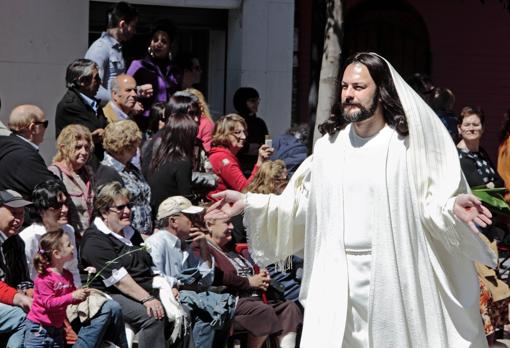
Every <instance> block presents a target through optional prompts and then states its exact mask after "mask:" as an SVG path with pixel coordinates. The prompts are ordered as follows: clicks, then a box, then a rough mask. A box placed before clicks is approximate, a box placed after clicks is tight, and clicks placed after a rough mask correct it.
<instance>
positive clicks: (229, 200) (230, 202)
mask: <svg viewBox="0 0 510 348" xmlns="http://www.w3.org/2000/svg"><path fill="white" fill-rule="evenodd" d="M212 197H213V198H215V199H218V200H221V201H223V204H221V205H220V206H219V207H218V209H221V210H222V211H223V212H224V213H225V214H227V215H228V216H230V217H232V216H236V215H239V214H241V213H242V212H243V211H244V208H245V206H246V204H245V201H244V200H245V198H246V195H245V194H244V193H241V192H237V191H233V190H226V191H221V192H218V193H215V194H213V195H212Z"/></svg>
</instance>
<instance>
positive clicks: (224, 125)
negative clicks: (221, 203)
mask: <svg viewBox="0 0 510 348" xmlns="http://www.w3.org/2000/svg"><path fill="white" fill-rule="evenodd" d="M247 136H248V129H247V126H246V121H245V120H244V118H242V117H241V116H239V115H237V114H229V115H226V116H223V117H221V118H220V119H219V120H218V121H217V122H216V125H215V127H214V134H213V140H212V148H211V152H210V153H209V161H211V165H212V167H213V172H214V173H215V174H216V175H217V176H218V177H219V179H218V185H217V186H216V189H215V190H213V191H211V192H209V195H208V196H209V198H211V195H212V194H214V193H217V192H221V191H224V190H228V189H230V190H235V191H239V192H241V191H243V190H244V189H245V188H246V186H248V184H249V183H250V182H251V181H252V180H253V178H254V177H255V174H257V171H258V170H259V167H260V166H261V165H262V163H263V162H264V161H266V160H267V159H268V158H269V157H270V156H271V154H272V153H273V149H272V148H271V147H269V146H268V145H265V144H264V145H262V146H260V148H259V151H258V157H257V162H256V163H255V166H254V167H253V170H252V172H251V175H250V177H249V178H246V177H245V176H244V174H243V172H242V170H241V166H240V164H239V160H238V158H237V157H236V155H237V153H238V152H239V151H241V149H242V148H243V147H244V145H245V143H246V139H247Z"/></svg>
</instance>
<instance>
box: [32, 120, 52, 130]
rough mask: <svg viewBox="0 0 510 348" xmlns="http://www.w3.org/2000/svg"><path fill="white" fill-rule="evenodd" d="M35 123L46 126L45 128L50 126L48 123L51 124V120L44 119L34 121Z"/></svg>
mask: <svg viewBox="0 0 510 348" xmlns="http://www.w3.org/2000/svg"><path fill="white" fill-rule="evenodd" d="M32 123H33V124H37V125H41V126H43V127H44V129H46V128H48V124H49V121H48V120H44V121H34V122H32Z"/></svg>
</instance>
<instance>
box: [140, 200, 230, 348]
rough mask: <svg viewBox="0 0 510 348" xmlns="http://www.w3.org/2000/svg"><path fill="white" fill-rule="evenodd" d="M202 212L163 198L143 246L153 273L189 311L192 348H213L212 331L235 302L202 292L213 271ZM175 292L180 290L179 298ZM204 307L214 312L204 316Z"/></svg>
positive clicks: (196, 208) (226, 295)
mask: <svg viewBox="0 0 510 348" xmlns="http://www.w3.org/2000/svg"><path fill="white" fill-rule="evenodd" d="M203 212H204V208H201V207H197V206H194V205H192V203H191V202H190V201H189V200H188V199H186V198H184V197H181V196H174V197H170V198H167V199H166V200H164V201H163V202H162V203H161V204H160V205H159V208H158V214H157V224H158V227H159V231H158V232H157V233H154V234H153V235H152V236H150V237H149V238H148V239H147V240H146V241H145V243H146V244H147V245H149V246H150V254H151V256H152V261H153V262H154V265H155V266H156V269H157V271H159V272H160V273H161V274H162V275H163V276H164V277H165V278H166V279H167V280H168V282H169V283H170V284H171V286H172V287H173V288H174V294H175V295H176V297H177V298H179V296H180V300H181V303H182V304H183V305H185V306H186V307H187V308H188V310H189V311H190V314H191V318H192V321H193V335H192V336H193V340H194V342H195V346H196V347H201V348H208V347H212V345H213V340H214V334H215V330H219V329H222V328H223V324H225V322H226V320H227V319H228V318H230V316H231V315H230V313H231V311H233V307H234V303H235V299H234V298H233V297H231V296H230V295H228V294H216V293H212V292H205V290H207V289H208V288H209V286H210V285H211V284H212V282H213V278H214V268H213V261H212V259H211V255H210V254H209V250H208V248H207V240H206V238H205V231H204V229H205V225H204V223H203V219H202V217H203ZM190 242H191V243H190ZM191 244H194V245H195V246H196V247H197V248H198V250H199V255H195V254H194V253H193V248H192V247H191ZM178 290H182V291H181V292H180V295H179V293H178V292H177V291H178ZM204 303H205V304H209V305H210V306H209V308H215V311H214V312H212V311H211V312H207V311H206V308H207V307H206V306H201V304H204ZM221 304H225V306H223V307H222V306H221ZM220 309H221V311H220ZM205 318H209V319H205ZM211 322H214V325H213V324H211Z"/></svg>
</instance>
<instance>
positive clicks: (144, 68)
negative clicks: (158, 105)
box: [127, 57, 179, 117]
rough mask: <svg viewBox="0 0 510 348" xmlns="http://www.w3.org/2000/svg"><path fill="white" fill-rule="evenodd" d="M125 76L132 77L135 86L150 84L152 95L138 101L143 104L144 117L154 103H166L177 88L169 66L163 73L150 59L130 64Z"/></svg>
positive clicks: (138, 60)
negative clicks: (152, 90)
mask: <svg viewBox="0 0 510 348" xmlns="http://www.w3.org/2000/svg"><path fill="white" fill-rule="evenodd" d="M127 74H128V75H131V76H133V77H134V79H135V80H136V84H137V85H143V84H146V83H150V84H151V85H152V88H153V89H154V94H153V96H152V97H150V98H143V99H141V100H140V101H141V102H142V104H143V108H144V112H143V114H144V116H145V117H148V116H149V112H150V108H151V106H152V104H154V103H155V102H164V103H166V102H167V101H168V99H169V98H170V96H171V95H172V94H174V93H175V92H176V91H177V90H178V88H179V82H178V78H177V76H176V75H177V74H176V72H175V71H174V69H172V66H171V65H170V64H169V65H167V66H166V68H165V71H161V69H160V68H159V66H158V65H156V64H155V63H154V62H153V61H152V59H151V58H150V57H145V58H144V59H137V60H133V61H132V62H131V65H130V66H129V69H128V70H127Z"/></svg>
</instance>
